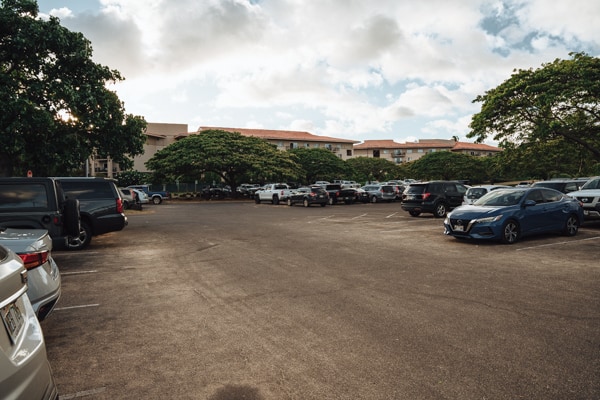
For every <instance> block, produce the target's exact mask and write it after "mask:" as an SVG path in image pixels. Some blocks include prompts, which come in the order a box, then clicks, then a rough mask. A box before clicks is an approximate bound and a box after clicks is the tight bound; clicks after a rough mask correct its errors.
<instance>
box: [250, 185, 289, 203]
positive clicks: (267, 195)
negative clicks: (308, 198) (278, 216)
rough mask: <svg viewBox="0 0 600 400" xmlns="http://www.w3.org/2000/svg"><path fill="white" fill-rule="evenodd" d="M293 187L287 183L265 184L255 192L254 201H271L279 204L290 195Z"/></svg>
mask: <svg viewBox="0 0 600 400" xmlns="http://www.w3.org/2000/svg"><path fill="white" fill-rule="evenodd" d="M291 192H292V189H291V188H290V187H289V186H288V185H287V184H286V183H270V184H268V185H264V186H263V187H261V188H260V189H258V190H257V191H256V192H255V193H254V202H255V203H256V204H260V202H261V201H270V202H271V203H273V204H279V202H280V201H285V200H287V198H288V197H289V196H290V193H291Z"/></svg>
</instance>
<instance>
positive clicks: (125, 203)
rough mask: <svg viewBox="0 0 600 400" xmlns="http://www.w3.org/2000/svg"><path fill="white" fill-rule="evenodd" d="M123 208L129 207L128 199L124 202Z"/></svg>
mask: <svg viewBox="0 0 600 400" xmlns="http://www.w3.org/2000/svg"><path fill="white" fill-rule="evenodd" d="M123 209H125V210H128V209H129V202H128V201H124V202H123Z"/></svg>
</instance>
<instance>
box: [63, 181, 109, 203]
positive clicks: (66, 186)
mask: <svg viewBox="0 0 600 400" xmlns="http://www.w3.org/2000/svg"><path fill="white" fill-rule="evenodd" d="M61 185H62V188H63V190H64V192H65V194H66V196H67V197H70V198H76V199H80V200H90V199H110V198H115V194H114V193H113V191H112V189H111V186H110V185H111V183H110V182H69V181H62V182H61Z"/></svg>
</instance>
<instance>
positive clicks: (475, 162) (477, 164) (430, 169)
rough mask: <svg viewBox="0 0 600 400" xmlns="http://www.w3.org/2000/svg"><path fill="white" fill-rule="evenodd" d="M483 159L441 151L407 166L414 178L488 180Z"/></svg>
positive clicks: (427, 155)
mask: <svg viewBox="0 0 600 400" xmlns="http://www.w3.org/2000/svg"><path fill="white" fill-rule="evenodd" d="M482 160H485V158H483V157H473V156H470V155H467V154H461V153H453V152H451V151H439V152H435V153H429V154H426V155H424V156H423V157H421V158H419V159H418V160H415V161H413V162H411V163H409V164H408V166H407V167H408V170H409V175H410V177H411V178H414V179H421V180H433V179H442V180H455V179H460V180H469V181H472V182H473V181H474V182H481V181H485V180H487V179H486V178H487V177H486V176H485V175H486V174H485V169H484V166H483V164H482V163H483V161H482Z"/></svg>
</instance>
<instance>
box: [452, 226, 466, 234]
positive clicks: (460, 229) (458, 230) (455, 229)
mask: <svg viewBox="0 0 600 400" xmlns="http://www.w3.org/2000/svg"><path fill="white" fill-rule="evenodd" d="M464 230H465V228H463V226H462V225H454V232H463V231H464Z"/></svg>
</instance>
